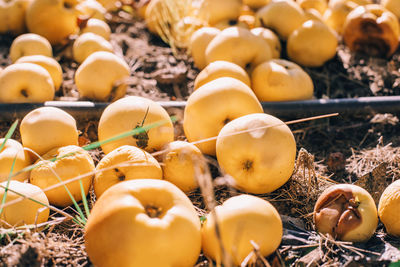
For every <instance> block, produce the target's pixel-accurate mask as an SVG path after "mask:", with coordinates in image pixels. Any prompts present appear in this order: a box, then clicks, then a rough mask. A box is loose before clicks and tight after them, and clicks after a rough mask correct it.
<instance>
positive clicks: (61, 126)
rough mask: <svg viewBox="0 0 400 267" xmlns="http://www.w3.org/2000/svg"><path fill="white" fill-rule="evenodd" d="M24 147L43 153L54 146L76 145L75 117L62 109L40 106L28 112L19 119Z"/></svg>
mask: <svg viewBox="0 0 400 267" xmlns="http://www.w3.org/2000/svg"><path fill="white" fill-rule="evenodd" d="M20 133H21V139H22V144H23V146H24V147H27V148H30V149H32V150H33V151H35V152H36V153H38V154H39V155H43V154H45V153H46V152H48V151H49V150H50V149H52V148H55V147H61V146H67V145H78V130H77V129H76V121H75V119H74V118H73V117H72V116H71V115H69V114H68V113H67V112H65V111H63V110H62V109H59V108H55V107H41V108H37V109H34V110H32V111H31V112H29V113H28V114H27V115H26V116H25V117H24V118H23V120H22V121H21V125H20Z"/></svg>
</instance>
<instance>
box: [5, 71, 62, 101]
mask: <svg viewBox="0 0 400 267" xmlns="http://www.w3.org/2000/svg"><path fill="white" fill-rule="evenodd" d="M54 91H55V90H54V83H53V80H52V79H51V76H50V74H49V72H48V71H47V70H46V69H45V68H43V67H41V66H39V65H37V64H33V63H18V64H12V65H9V66H7V67H6V68H5V69H4V70H2V71H1V72H0V102H3V103H32V102H45V101H50V100H53V98H54Z"/></svg>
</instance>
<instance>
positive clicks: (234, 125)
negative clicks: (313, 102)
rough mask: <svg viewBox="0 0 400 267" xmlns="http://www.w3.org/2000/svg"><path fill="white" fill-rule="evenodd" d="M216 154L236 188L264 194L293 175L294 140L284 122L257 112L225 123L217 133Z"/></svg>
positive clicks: (276, 187) (279, 185)
mask: <svg viewBox="0 0 400 267" xmlns="http://www.w3.org/2000/svg"><path fill="white" fill-rule="evenodd" d="M251 129H256V130H251ZM242 131H246V132H242ZM216 151H217V153H216V154H217V159H218V163H219V165H220V166H221V168H222V169H223V170H224V171H225V173H227V174H229V175H230V176H232V178H233V180H234V183H235V184H234V186H235V187H236V188H238V189H240V190H243V191H245V192H249V193H253V194H264V193H270V192H272V191H274V190H276V189H278V188H279V187H281V186H282V185H283V184H284V183H286V181H287V180H288V179H289V178H290V176H291V175H292V173H293V169H294V161H295V157H296V141H295V140H294V137H293V134H292V132H291V131H290V129H289V127H288V126H287V125H286V124H285V123H284V122H282V121H281V120H279V119H278V118H275V117H274V116H271V115H268V114H264V113H257V114H249V115H246V116H242V117H239V118H237V119H235V120H233V121H231V122H229V123H228V124H226V125H225V126H224V127H223V128H222V129H221V131H220V132H219V134H218V138H217V146H216Z"/></svg>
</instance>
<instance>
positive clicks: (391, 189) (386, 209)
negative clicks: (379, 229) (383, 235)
mask: <svg viewBox="0 0 400 267" xmlns="http://www.w3.org/2000/svg"><path fill="white" fill-rule="evenodd" d="M399 208H400V180H396V181H394V182H393V183H391V184H390V185H389V186H388V187H386V189H385V191H383V193H382V195H381V198H380V199H379V204H378V215H379V218H380V219H381V222H382V223H383V224H384V225H385V228H386V231H387V233H388V234H390V235H393V236H396V237H399V236H400V225H399V221H400V213H399Z"/></svg>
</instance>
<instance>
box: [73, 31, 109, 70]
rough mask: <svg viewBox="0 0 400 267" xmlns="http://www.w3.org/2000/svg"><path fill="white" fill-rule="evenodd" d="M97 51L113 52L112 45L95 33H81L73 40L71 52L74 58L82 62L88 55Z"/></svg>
mask: <svg viewBox="0 0 400 267" xmlns="http://www.w3.org/2000/svg"><path fill="white" fill-rule="evenodd" d="M98 51H106V52H110V53H112V52H113V47H112V45H111V44H110V42H108V41H107V40H106V39H104V38H103V37H101V36H100V35H97V34H95V33H91V32H88V33H83V34H81V35H79V37H78V38H77V39H76V40H75V41H74V45H73V46H72V53H73V56H74V60H75V61H76V62H78V63H82V62H83V61H84V60H85V59H86V58H87V57H88V56H90V55H91V54H93V53H94V52H98Z"/></svg>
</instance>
